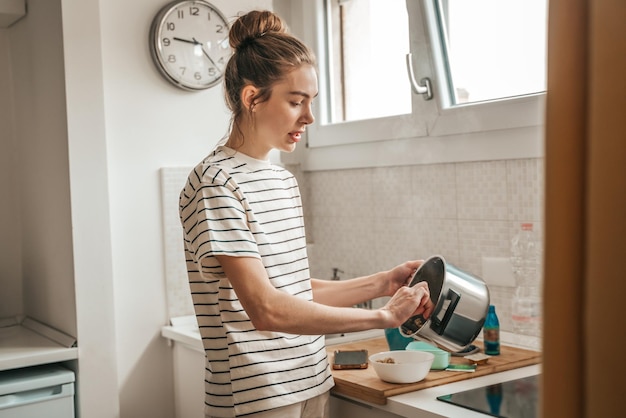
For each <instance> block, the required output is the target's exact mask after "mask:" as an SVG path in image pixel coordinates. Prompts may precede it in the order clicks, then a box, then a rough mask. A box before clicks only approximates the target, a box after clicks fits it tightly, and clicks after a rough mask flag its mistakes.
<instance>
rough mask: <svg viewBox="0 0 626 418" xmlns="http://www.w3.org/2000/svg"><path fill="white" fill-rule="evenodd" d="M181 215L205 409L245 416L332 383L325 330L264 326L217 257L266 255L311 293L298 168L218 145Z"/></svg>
mask: <svg viewBox="0 0 626 418" xmlns="http://www.w3.org/2000/svg"><path fill="white" fill-rule="evenodd" d="M180 217H181V222H182V224H183V230H184V241H185V257H186V261H187V271H188V276H189V283H190V288H191V294H192V299H193V303H194V307H195V311H196V317H197V320H198V325H199V327H200V334H201V337H202V342H203V345H204V349H205V354H206V375H205V376H206V377H205V392H206V397H205V404H206V406H205V413H206V414H208V415H212V416H224V417H227V416H245V415H246V414H250V413H254V412H259V411H264V410H268V409H272V408H277V407H280V406H284V405H289V404H292V403H296V402H301V401H304V400H307V399H310V398H312V397H314V396H317V395H319V394H321V393H324V392H326V391H328V390H329V389H330V388H331V387H332V386H333V379H332V375H331V373H330V368H329V366H328V360H327V357H326V350H325V346H324V338H323V337H322V336H308V335H293V334H286V333H278V332H267V331H263V332H261V331H257V330H256V329H255V328H254V326H253V325H252V322H251V321H250V319H249V318H248V315H247V314H246V312H245V311H244V310H243V308H242V306H241V303H240V302H239V300H238V298H237V295H236V294H235V292H234V291H233V289H232V286H231V284H230V282H229V280H228V278H227V277H226V276H225V274H224V272H223V270H222V268H221V266H220V264H219V262H218V261H217V259H216V258H215V256H216V255H228V256H233V257H242V256H243V257H256V258H260V259H261V261H262V262H263V265H264V266H265V269H266V271H267V274H268V277H269V280H270V282H271V283H272V285H273V286H274V287H276V288H277V289H280V290H282V291H284V292H287V293H289V294H291V295H294V296H295V297H299V298H302V299H305V300H312V299H313V294H312V290H311V280H310V276H309V265H308V259H307V253H306V239H305V232H304V220H303V212H302V203H301V198H300V192H299V189H298V184H297V182H296V179H295V177H294V176H293V175H292V174H291V173H290V172H288V171H287V170H285V169H283V168H281V167H278V166H274V165H272V164H270V162H269V161H260V160H255V159H253V158H250V157H248V156H246V155H244V154H241V153H237V152H236V151H234V150H232V149H230V148H226V147H218V148H216V150H215V151H214V152H213V153H212V154H211V155H209V156H208V157H207V158H206V159H205V160H204V161H202V162H201V163H200V164H199V165H198V166H196V167H195V168H194V170H193V171H192V172H191V173H190V175H189V178H188V180H187V184H186V185H185V187H184V189H183V190H182V192H181V194H180Z"/></svg>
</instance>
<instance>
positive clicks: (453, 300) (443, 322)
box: [430, 289, 461, 335]
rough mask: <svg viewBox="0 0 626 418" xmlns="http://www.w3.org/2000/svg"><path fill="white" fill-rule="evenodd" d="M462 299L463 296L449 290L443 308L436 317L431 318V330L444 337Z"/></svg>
mask: <svg viewBox="0 0 626 418" xmlns="http://www.w3.org/2000/svg"><path fill="white" fill-rule="evenodd" d="M460 299H461V295H460V294H459V293H457V292H455V291H454V290H452V289H448V294H447V295H446V298H445V299H444V300H443V301H442V306H441V308H440V309H439V311H438V312H437V314H436V315H433V316H432V317H431V318H430V329H432V330H433V331H435V332H436V333H437V334H439V335H442V334H443V332H444V331H445V329H446V326H447V325H448V322H450V318H452V314H453V313H454V310H455V309H456V306H457V305H458V303H459V300H460Z"/></svg>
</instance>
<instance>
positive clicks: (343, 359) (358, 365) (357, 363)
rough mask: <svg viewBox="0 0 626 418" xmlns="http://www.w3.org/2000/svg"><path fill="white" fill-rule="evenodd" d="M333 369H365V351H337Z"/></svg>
mask: <svg viewBox="0 0 626 418" xmlns="http://www.w3.org/2000/svg"><path fill="white" fill-rule="evenodd" d="M333 369H336V370H344V369H367V350H337V351H335V358H334V359H333Z"/></svg>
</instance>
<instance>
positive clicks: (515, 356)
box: [326, 338, 541, 405]
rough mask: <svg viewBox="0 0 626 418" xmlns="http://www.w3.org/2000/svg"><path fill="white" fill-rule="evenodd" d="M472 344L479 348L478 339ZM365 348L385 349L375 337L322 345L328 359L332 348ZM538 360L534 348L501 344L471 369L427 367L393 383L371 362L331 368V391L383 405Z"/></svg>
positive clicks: (383, 341) (371, 350) (453, 360)
mask: <svg viewBox="0 0 626 418" xmlns="http://www.w3.org/2000/svg"><path fill="white" fill-rule="evenodd" d="M474 345H476V346H478V347H480V348H481V349H482V348H483V347H482V343H481V342H479V341H476V342H474ZM361 349H365V350H367V351H368V354H369V355H372V354H375V353H380V352H382V351H389V346H388V345H387V340H386V339H385V338H376V339H371V340H365V341H357V342H353V343H348V344H338V345H332V346H328V347H326V351H327V353H328V358H329V360H330V361H332V359H333V356H334V352H335V350H361ZM540 362H541V353H540V352H538V351H532V350H524V349H521V348H516V347H509V346H501V347H500V355H499V356H493V357H491V358H490V359H489V361H488V362H487V363H486V364H481V365H478V366H477V367H476V371H475V372H451V371H446V370H431V371H430V373H428V375H427V376H426V378H425V379H424V380H422V381H420V382H416V383H407V384H397V383H387V382H384V381H382V380H380V379H379V378H378V375H377V374H376V372H375V371H374V368H373V367H371V365H370V366H369V367H368V368H367V369H357V370H333V371H332V372H333V377H334V379H335V387H334V388H333V390H332V391H333V392H334V393H338V394H343V395H347V396H351V397H353V398H357V399H362V400H364V401H367V402H371V403H375V404H378V405H384V404H386V403H387V398H388V397H389V396H394V395H400V394H402V393H407V392H413V391H416V390H420V389H426V388H430V387H433V386H439V385H445V384H447V383H453V382H458V381H460V380H465V379H472V378H474V377H478V376H484V375H487V374H492V373H498V372H503V371H506V370H511V369H516V368H519V367H524V366H530V365H532V364H538V363H540ZM450 363H452V364H469V360H466V359H464V358H463V357H455V356H451V357H450Z"/></svg>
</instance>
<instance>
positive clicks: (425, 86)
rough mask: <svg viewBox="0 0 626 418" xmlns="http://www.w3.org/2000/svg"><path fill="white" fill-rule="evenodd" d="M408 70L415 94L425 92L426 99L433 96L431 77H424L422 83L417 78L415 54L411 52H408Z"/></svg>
mask: <svg viewBox="0 0 626 418" xmlns="http://www.w3.org/2000/svg"><path fill="white" fill-rule="evenodd" d="M406 70H407V72H408V73H409V81H410V82H411V89H412V90H413V93H415V94H423V95H424V100H430V99H432V98H433V89H432V87H431V83H430V78H428V77H424V78H422V79H421V80H420V84H418V83H417V80H416V79H415V73H414V72H413V54H411V53H410V52H409V53H408V54H406Z"/></svg>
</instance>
